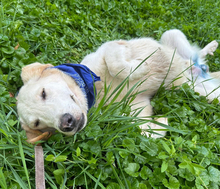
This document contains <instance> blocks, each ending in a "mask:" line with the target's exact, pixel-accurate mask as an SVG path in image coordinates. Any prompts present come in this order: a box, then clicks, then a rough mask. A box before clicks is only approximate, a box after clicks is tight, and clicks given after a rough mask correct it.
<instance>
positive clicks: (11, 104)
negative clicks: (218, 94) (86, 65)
mask: <svg viewBox="0 0 220 189" xmlns="http://www.w3.org/2000/svg"><path fill="white" fill-rule="evenodd" d="M219 6H220V1H218V0H217V1H216V0H215V1H214V0H209V1H206V0H201V1H199V0H183V1H178V0H166V1H165V0H160V1H155V0H149V1H144V0H122V1H109V0H99V1H98V0H85V1H79V0H51V1H49V0H40V1H39V0H10V1H6V0H2V1H1V2H0V68H1V70H0V106H1V109H0V188H3V189H7V188H8V189H19V188H22V189H26V188H35V184H34V183H35V174H34V171H35V168H34V147H33V146H32V145H30V144H28V143H27V142H26V136H25V133H24V131H23V130H22V129H21V126H20V124H19V121H18V120H19V119H18V116H17V114H16V100H15V96H16V93H17V92H18V90H19V88H20V87H21V85H22V82H21V79H20V72H21V68H22V67H23V66H25V65H28V64H30V63H33V62H35V61H38V62H44V63H52V64H54V65H58V64H61V63H68V62H71V63H80V61H81V60H82V58H83V57H84V56H85V55H86V54H88V53H90V52H92V51H94V50H95V49H96V48H97V47H98V46H100V45H101V44H102V43H103V42H106V41H109V40H115V39H121V38H123V39H131V38H135V37H136V38H138V37H145V36H149V37H153V38H155V39H157V40H159V38H160V36H161V34H162V33H163V32H165V31H166V30H168V29H172V28H178V29H180V30H182V31H183V32H184V33H185V34H186V35H187V37H188V39H189V40H190V41H191V42H192V43H196V44H198V45H199V46H200V47H204V46H205V45H206V44H207V43H209V42H210V41H212V40H214V39H216V40H217V41H218V40H219V34H220V27H219V20H220V13H219ZM219 52H220V51H219V49H217V51H216V53H215V56H214V57H208V60H207V63H208V64H209V66H210V70H211V71H217V70H220V62H219V58H220V56H219ZM109 87H110V86H105V89H104V90H105V94H107V93H108V91H109ZM123 87H126V81H125V82H124V83H122V84H121V86H119V87H118V88H117V90H115V91H114V94H112V95H113V96H115V97H117V95H118V93H119V92H120V90H121V89H122V88H123ZM135 87H138V84H137V85H136V86H134V88H135ZM135 95H136V94H135V93H134V92H133V91H132V90H131V91H129V93H128V94H127V96H126V98H124V99H123V100H122V101H120V102H115V101H112V103H110V104H109V105H106V103H105V102H106V101H107V100H108V99H107V96H105V97H104V98H103V99H102V100H101V103H100V104H99V106H98V107H93V108H92V109H91V110H90V112H89V113H88V120H89V121H88V125H87V127H86V128H85V129H84V130H83V131H81V132H80V133H78V134H76V135H74V136H72V137H67V136H64V135H62V134H60V133H57V134H56V135H54V136H52V137H51V138H50V139H49V140H48V141H47V142H46V143H44V144H43V148H44V157H45V176H46V188H48V189H49V188H52V189H57V188H62V189H64V188H81V189H84V188H85V189H92V188H94V189H98V188H102V189H104V188H107V189H124V188H125V189H128V188H129V189H130V188H131V189H137V188H138V189H147V188H148V189H149V188H155V189H163V188H164V189H165V188H169V189H178V188H181V189H218V188H219V187H220V159H219V154H220V135H219V132H220V131H219V126H220V106H219V102H218V100H217V99H215V100H214V101H212V102H211V103H208V102H207V100H206V97H203V96H199V94H198V93H195V92H194V91H193V90H191V88H190V86H188V85H187V84H183V85H182V86H181V87H179V88H175V87H172V86H171V88H170V89H169V90H167V89H165V87H161V89H160V90H159V92H158V93H157V95H156V96H155V97H154V98H153V100H152V105H153V107H154V109H155V115H156V117H157V116H158V115H163V116H166V117H168V118H169V127H165V129H167V130H168V132H167V135H166V137H164V138H162V139H153V138H147V137H145V136H143V135H141V130H140V129H139V127H138V126H139V125H140V124H142V123H144V122H146V120H145V119H143V118H138V117H137V116H138V113H139V111H140V110H137V111H136V112H133V113H132V112H131V105H130V104H131V102H132V100H133V98H135ZM128 96H129V97H128ZM152 132H153V131H152Z"/></svg>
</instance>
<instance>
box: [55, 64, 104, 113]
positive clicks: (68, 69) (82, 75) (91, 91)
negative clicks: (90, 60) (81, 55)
mask: <svg viewBox="0 0 220 189" xmlns="http://www.w3.org/2000/svg"><path fill="white" fill-rule="evenodd" d="M53 68H56V69H59V70H61V71H62V72H64V73H65V74H67V75H69V76H70V77H72V78H73V79H74V80H75V82H76V83H77V84H78V85H79V87H80V88H81V90H82V91H83V93H84V94H85V96H86V98H87V102H88V108H89V109H90V108H91V107H92V106H93V105H94V103H95V95H96V94H95V93H96V90H95V85H94V83H95V82H96V81H100V77H98V76H97V75H96V74H95V73H93V72H92V71H91V70H90V69H89V68H88V67H87V66H85V65H81V64H61V65H59V66H55V67H53Z"/></svg>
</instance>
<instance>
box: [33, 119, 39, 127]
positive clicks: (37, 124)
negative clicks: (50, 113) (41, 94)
mask: <svg viewBox="0 0 220 189" xmlns="http://www.w3.org/2000/svg"><path fill="white" fill-rule="evenodd" d="M39 124H40V120H39V119H38V120H37V121H35V123H34V126H35V127H38V126H39Z"/></svg>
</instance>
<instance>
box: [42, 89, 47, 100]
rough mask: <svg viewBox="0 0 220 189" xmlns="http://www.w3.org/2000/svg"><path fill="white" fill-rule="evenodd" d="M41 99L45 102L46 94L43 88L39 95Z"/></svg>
mask: <svg viewBox="0 0 220 189" xmlns="http://www.w3.org/2000/svg"><path fill="white" fill-rule="evenodd" d="M41 96H42V98H43V99H44V100H45V99H46V92H45V89H44V88H43V91H42V93H41Z"/></svg>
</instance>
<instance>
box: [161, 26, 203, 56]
mask: <svg viewBox="0 0 220 189" xmlns="http://www.w3.org/2000/svg"><path fill="white" fill-rule="evenodd" d="M160 42H161V44H163V45H166V46H169V47H170V48H172V49H176V51H177V53H178V54H179V55H180V56H181V57H182V58H184V59H187V60H190V59H192V58H193V57H194V56H195V55H196V54H197V52H198V51H199V48H197V47H196V46H192V45H191V44H190V43H189V41H188V40H187V38H186V36H185V35H184V34H183V32H181V31H180V30H177V29H173V30H168V31H166V32H164V33H163V35H162V36H161V39H160Z"/></svg>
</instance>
